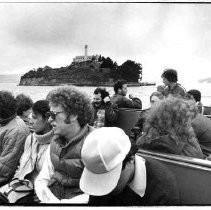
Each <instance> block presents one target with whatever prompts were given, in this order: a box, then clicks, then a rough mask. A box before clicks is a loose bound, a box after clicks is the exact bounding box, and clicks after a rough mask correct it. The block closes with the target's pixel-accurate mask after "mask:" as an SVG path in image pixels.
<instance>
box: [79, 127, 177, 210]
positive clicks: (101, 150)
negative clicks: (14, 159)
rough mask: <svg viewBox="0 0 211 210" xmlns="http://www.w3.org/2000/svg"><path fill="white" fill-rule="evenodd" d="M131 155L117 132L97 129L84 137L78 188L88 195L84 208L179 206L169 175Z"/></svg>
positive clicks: (154, 163) (126, 141)
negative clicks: (81, 171)
mask: <svg viewBox="0 0 211 210" xmlns="http://www.w3.org/2000/svg"><path fill="white" fill-rule="evenodd" d="M135 152H136V150H134V149H133V148H132V147H131V143H130V140H129V138H128V136H127V135H126V134H125V133H124V131H123V130H122V129H120V128H117V127H110V128H106V127H104V128H99V129H96V130H95V131H93V132H92V133H91V134H89V135H88V136H87V138H86V139H85V142H84V145H83V147H82V151H81V156H82V161H83V162H84V165H85V168H84V170H83V173H82V176H81V179H80V188H81V189H82V190H83V192H84V193H86V194H89V195H90V197H89V202H88V205H94V206H141V205H143V206H145V205H177V204H179V201H180V200H179V191H178V187H177V183H176V180H175V177H174V175H173V174H172V173H171V171H169V169H167V168H166V167H165V166H164V165H163V164H161V163H159V162H157V161H156V160H149V161H148V160H145V159H143V158H142V157H140V156H138V155H135Z"/></svg>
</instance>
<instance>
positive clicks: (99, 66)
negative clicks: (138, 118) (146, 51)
mask: <svg viewBox="0 0 211 210" xmlns="http://www.w3.org/2000/svg"><path fill="white" fill-rule="evenodd" d="M104 60H105V62H104ZM104 60H102V61H99V62H96V61H94V60H93V61H84V62H80V63H75V62H73V63H72V64H71V65H70V66H67V67H61V68H51V67H49V66H45V67H44V68H38V69H37V70H30V71H29V72H27V73H26V74H24V75H23V76H22V77H21V79H20V83H19V85H25V86H27V85H28V86H54V85H79V86H112V85H113V83H114V81H115V80H117V79H124V77H126V78H130V76H129V75H128V76H127V75H126V73H125V71H123V70H122V72H123V73H124V74H121V73H119V72H121V67H122V66H123V65H121V66H120V67H118V65H117V64H116V63H112V60H111V59H110V58H109V59H108V58H106V59H105V58H104ZM108 60H109V62H110V63H111V64H110V63H109V64H108V62H107V61H108ZM106 62H107V63H106ZM125 63H126V64H127V69H129V70H133V72H135V70H136V69H138V68H140V64H136V63H135V62H134V61H126V62H125ZM125 63H124V64H125ZM124 66H125V65H124ZM124 66H123V67H124ZM123 67H122V68H123ZM130 67H131V69H130ZM134 67H135V68H136V69H135V68H134ZM134 69H135V70H134ZM129 70H128V72H129ZM129 73H130V72H129ZM132 76H133V77H132V81H131V80H127V81H128V82H129V83H130V84H131V85H139V84H138V79H139V76H138V77H137V78H135V79H134V74H132Z"/></svg>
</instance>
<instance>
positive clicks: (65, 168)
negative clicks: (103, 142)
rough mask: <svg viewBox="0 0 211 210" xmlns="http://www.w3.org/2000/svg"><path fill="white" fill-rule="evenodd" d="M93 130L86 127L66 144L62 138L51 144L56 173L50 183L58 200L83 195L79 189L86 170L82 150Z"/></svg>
mask: <svg viewBox="0 0 211 210" xmlns="http://www.w3.org/2000/svg"><path fill="white" fill-rule="evenodd" d="M92 130H93V128H92V127H90V126H85V127H84V128H83V129H82V131H81V132H80V133H79V134H78V135H77V136H76V137H75V138H74V139H71V141H69V142H68V143H66V144H65V143H64V139H60V138H58V139H56V140H54V141H52V142H51V145H50V156H51V161H52V164H53V167H54V170H55V172H54V174H53V176H52V177H51V180H50V182H49V188H50V190H51V192H52V193H53V194H54V195H55V196H56V197H57V198H58V199H67V198H72V197H74V196H76V195H78V194H81V193H82V192H81V190H80V188H79V180H80V177H81V174H82V171H83V168H84V165H83V162H82V160H81V148H82V145H83V143H84V139H85V137H86V136H87V135H88V134H89V133H90V132H91V131H92Z"/></svg>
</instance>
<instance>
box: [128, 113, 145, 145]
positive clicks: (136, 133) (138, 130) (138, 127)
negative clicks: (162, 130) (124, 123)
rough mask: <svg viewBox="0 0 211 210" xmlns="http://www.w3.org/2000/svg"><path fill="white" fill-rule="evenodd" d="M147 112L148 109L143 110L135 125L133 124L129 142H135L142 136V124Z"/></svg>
mask: <svg viewBox="0 0 211 210" xmlns="http://www.w3.org/2000/svg"><path fill="white" fill-rule="evenodd" d="M148 111H149V109H145V110H143V111H142V112H141V113H140V115H139V118H138V121H137V123H136V124H135V126H134V127H133V128H131V133H130V140H131V141H132V142H134V143H135V142H136V140H137V138H138V137H140V136H141V135H142V132H143V128H144V123H145V120H146V115H147V113H148Z"/></svg>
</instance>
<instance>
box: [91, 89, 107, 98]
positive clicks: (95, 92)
mask: <svg viewBox="0 0 211 210" xmlns="http://www.w3.org/2000/svg"><path fill="white" fill-rule="evenodd" d="M99 93H100V94H101V98H102V100H103V99H104V98H105V97H107V96H109V92H108V91H106V89H105V88H101V87H97V88H96V89H95V90H94V94H99Z"/></svg>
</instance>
